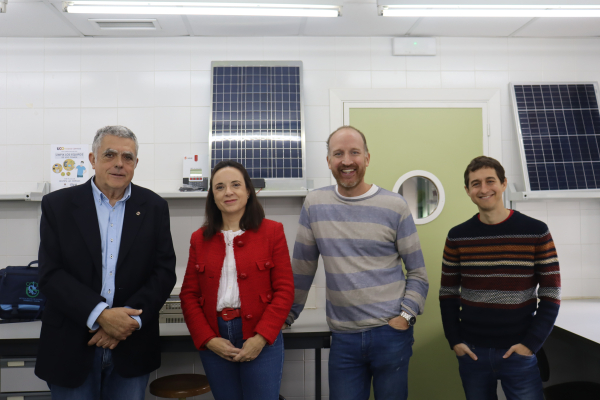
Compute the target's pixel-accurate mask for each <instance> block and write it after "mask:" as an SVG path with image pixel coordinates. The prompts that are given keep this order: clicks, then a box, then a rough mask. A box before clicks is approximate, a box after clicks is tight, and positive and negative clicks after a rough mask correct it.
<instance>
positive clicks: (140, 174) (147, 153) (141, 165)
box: [134, 143, 155, 181]
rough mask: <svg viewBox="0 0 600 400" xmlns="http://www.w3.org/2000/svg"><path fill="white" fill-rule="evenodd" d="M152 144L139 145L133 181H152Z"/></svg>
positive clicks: (153, 146)
mask: <svg viewBox="0 0 600 400" xmlns="http://www.w3.org/2000/svg"><path fill="white" fill-rule="evenodd" d="M154 148H155V145H154V144H146V143H141V144H140V150H139V151H138V165H137V167H136V168H135V173H134V180H140V181H153V180H154Z"/></svg>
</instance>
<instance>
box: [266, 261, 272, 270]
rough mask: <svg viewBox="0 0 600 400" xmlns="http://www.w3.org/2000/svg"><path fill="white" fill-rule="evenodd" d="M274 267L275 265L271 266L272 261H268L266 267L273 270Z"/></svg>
mask: <svg viewBox="0 0 600 400" xmlns="http://www.w3.org/2000/svg"><path fill="white" fill-rule="evenodd" d="M272 266H273V264H271V261H267V262H266V263H265V267H267V268H271V267H272Z"/></svg>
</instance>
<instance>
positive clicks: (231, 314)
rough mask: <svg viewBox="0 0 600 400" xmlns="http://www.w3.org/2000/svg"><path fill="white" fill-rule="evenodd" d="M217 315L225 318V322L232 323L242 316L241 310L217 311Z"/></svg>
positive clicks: (226, 309)
mask: <svg viewBox="0 0 600 400" xmlns="http://www.w3.org/2000/svg"><path fill="white" fill-rule="evenodd" d="M217 315H218V316H219V317H221V318H223V321H231V320H232V319H235V318H239V317H241V316H242V314H241V310H240V309H239V308H224V309H223V310H221V311H217Z"/></svg>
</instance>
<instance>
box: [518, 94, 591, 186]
mask: <svg viewBox="0 0 600 400" xmlns="http://www.w3.org/2000/svg"><path fill="white" fill-rule="evenodd" d="M511 88H512V93H513V106H514V108H515V118H516V122H517V128H518V132H519V138H520V140H521V143H520V145H521V156H522V160H523V166H524V174H525V182H526V185H527V186H528V188H529V190H531V191H551V190H581V189H600V111H599V109H598V85H597V84H596V83H564V84H563V83H560V84H511Z"/></svg>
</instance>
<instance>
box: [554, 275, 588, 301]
mask: <svg viewBox="0 0 600 400" xmlns="http://www.w3.org/2000/svg"><path fill="white" fill-rule="evenodd" d="M583 281H584V279H561V281H560V285H561V298H562V299H563V300H564V299H568V298H577V297H582V296H583V295H582V293H581V283H582V282H583Z"/></svg>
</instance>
